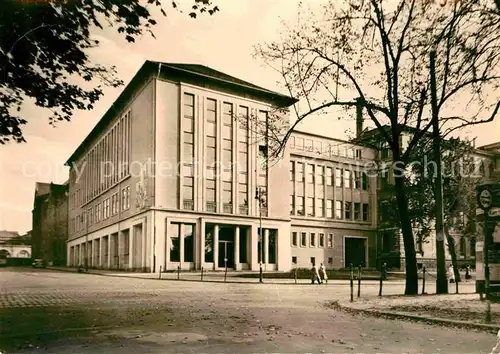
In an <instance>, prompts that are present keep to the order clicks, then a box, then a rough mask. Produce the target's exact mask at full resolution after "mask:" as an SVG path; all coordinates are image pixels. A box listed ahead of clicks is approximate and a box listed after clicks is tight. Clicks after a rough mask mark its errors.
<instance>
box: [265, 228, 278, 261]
mask: <svg viewBox="0 0 500 354" xmlns="http://www.w3.org/2000/svg"><path fill="white" fill-rule="evenodd" d="M276 233H277V230H269V242H268V244H267V251H268V254H269V259H268V260H267V263H269V264H276Z"/></svg>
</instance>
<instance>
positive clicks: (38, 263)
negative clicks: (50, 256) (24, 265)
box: [32, 259, 47, 268]
mask: <svg viewBox="0 0 500 354" xmlns="http://www.w3.org/2000/svg"><path fill="white" fill-rule="evenodd" d="M32 265H33V268H45V267H46V266H47V264H46V263H45V261H44V260H43V259H35V260H34V262H33V264H32Z"/></svg>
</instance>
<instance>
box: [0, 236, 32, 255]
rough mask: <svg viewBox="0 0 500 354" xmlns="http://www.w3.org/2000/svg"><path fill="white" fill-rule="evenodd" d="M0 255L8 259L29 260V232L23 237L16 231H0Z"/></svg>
mask: <svg viewBox="0 0 500 354" xmlns="http://www.w3.org/2000/svg"><path fill="white" fill-rule="evenodd" d="M0 254H4V255H6V256H7V257H8V258H30V257H31V231H28V232H27V233H26V234H25V235H19V233H18V232H17V231H0Z"/></svg>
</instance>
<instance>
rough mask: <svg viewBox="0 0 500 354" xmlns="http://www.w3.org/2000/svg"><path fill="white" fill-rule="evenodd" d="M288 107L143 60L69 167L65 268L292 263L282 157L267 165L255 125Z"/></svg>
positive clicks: (277, 99) (276, 266) (281, 100)
mask: <svg viewBox="0 0 500 354" xmlns="http://www.w3.org/2000/svg"><path fill="white" fill-rule="evenodd" d="M294 102H295V100H294V99H292V98H290V97H287V96H283V95H280V94H277V93H274V92H271V91H268V90H265V89H262V88H260V87H257V86H254V85H252V84H249V83H246V82H243V81H241V80H238V79H236V78H233V77H231V76H228V75H225V74H223V73H220V72H217V71H215V70H212V69H210V68H207V67H204V66H200V65H183V64H167V63H155V62H150V61H147V62H146V63H145V64H144V65H143V67H142V68H141V69H140V70H139V72H138V73H137V75H136V76H135V77H134V78H133V80H132V81H131V83H130V84H129V85H128V86H127V87H126V88H125V90H124V91H123V92H122V94H121V95H120V97H119V98H118V100H117V101H116V102H115V103H114V105H113V107H112V108H111V109H110V110H109V111H108V112H107V113H106V114H105V115H104V117H103V118H102V119H101V120H100V122H99V123H98V124H97V126H96V127H95V128H94V129H93V130H92V132H91V133H90V134H89V136H88V137H87V138H86V139H85V140H84V142H83V143H82V144H81V145H80V146H79V147H78V149H77V150H76V151H75V152H74V153H73V155H72V156H71V157H70V158H69V160H68V162H67V164H68V165H69V166H70V179H69V238H68V243H67V246H68V247H67V251H68V264H69V265H72V266H75V265H85V264H86V265H87V266H89V267H98V268H112V269H129V270H144V271H153V272H155V271H159V270H160V268H161V269H162V271H165V270H166V271H169V270H174V269H177V267H180V268H181V269H186V270H188V269H201V268H202V267H203V268H204V269H214V270H217V269H224V268H225V267H226V266H227V267H228V268H232V269H235V270H247V269H248V270H257V269H258V268H259V262H260V261H261V258H262V263H263V264H264V267H265V269H266V270H289V269H290V266H291V255H290V215H289V212H288V195H287V194H285V193H282V189H281V188H280V187H281V186H282V182H283V181H284V180H286V178H287V174H288V164H287V163H284V162H283V161H288V156H287V155H285V156H284V158H283V161H281V162H278V163H276V164H273V165H269V166H268V165H267V164H265V163H263V160H264V157H263V156H262V155H265V154H266V150H267V145H266V144H267V142H266V141H265V139H261V138H260V137H258V136H256V135H257V134H256V132H255V131H256V130H255V129H252V125H253V124H257V122H259V121H265V120H266V119H267V115H268V114H270V112H272V111H275V109H276V108H277V107H282V108H283V107H285V108H286V107H288V106H289V105H291V104H293V103H294ZM235 118H237V119H235ZM257 188H260V190H261V191H262V192H263V195H265V200H264V203H263V207H262V209H260V208H259V202H258V201H257V200H256V199H255V198H254V193H255V190H256V189H257ZM261 215H262V220H261V218H260V216H261ZM261 224H262V236H263V237H262V244H263V247H262V249H261V240H260V238H259V235H260V234H261V231H260V225H261Z"/></svg>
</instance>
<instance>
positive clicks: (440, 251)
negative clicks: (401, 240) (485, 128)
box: [430, 50, 448, 294]
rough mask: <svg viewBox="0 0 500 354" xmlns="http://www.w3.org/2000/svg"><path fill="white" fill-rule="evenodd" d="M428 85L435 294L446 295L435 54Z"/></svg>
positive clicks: (431, 58)
mask: <svg viewBox="0 0 500 354" xmlns="http://www.w3.org/2000/svg"><path fill="white" fill-rule="evenodd" d="M430 79H431V80H430V81H431V82H430V84H431V87H430V88H431V108H432V136H433V142H434V144H433V145H434V159H435V162H436V165H437V166H436V179H435V180H436V182H435V183H436V185H435V188H436V190H435V194H434V195H435V198H436V267H437V277H436V294H447V293H448V279H446V264H445V255H444V229H443V214H444V208H443V176H442V170H441V167H442V166H441V136H440V132H439V114H438V106H437V88H436V52H435V51H434V50H433V51H431V53H430Z"/></svg>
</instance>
